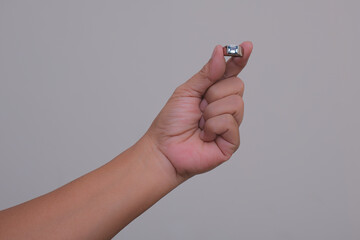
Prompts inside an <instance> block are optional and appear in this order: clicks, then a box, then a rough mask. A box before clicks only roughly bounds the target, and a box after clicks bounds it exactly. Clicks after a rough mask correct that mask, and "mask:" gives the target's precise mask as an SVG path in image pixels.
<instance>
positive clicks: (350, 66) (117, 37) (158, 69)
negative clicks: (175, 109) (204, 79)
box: [0, 0, 360, 240]
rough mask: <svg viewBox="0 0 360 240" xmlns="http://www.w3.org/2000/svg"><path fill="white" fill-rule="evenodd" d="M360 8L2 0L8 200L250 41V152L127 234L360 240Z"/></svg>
mask: <svg viewBox="0 0 360 240" xmlns="http://www.w3.org/2000/svg"><path fill="white" fill-rule="evenodd" d="M359 8H360V4H359V2H358V1H355V0H354V1H329V0H327V1H316V0H315V1H314V0H311V1H310V0H308V1H285V0H284V1H279V0H277V1H266V0H263V1H255V0H248V1H240V0H238V1H194V0H192V1H184V0H182V1H145V0H144V1H130V0H129V1H85V0H82V1H73V0H71V1H70V0H66V1H45V0H44V1H35V0H34V1H13V0H0V209H3V208H8V207H10V206H13V205H15V204H19V203H21V202H24V201H26V200H29V199H32V198H34V197H37V196H39V195H41V194H44V193H47V192H49V191H51V190H53V189H55V188H58V187H60V186H62V185H63V184H66V183H68V182H69V181H71V180H73V179H75V178H77V177H79V176H81V175H83V174H85V173H87V172H89V171H91V170H93V169H95V168H97V167H99V166H101V165H103V164H105V163H106V162H108V161H109V160H111V159H112V158H113V157H115V156H116V155H117V154H119V153H120V152H122V151H123V150H125V149H126V148H128V147H130V146H131V145H132V144H133V143H135V142H136V141H137V139H139V138H140V137H141V136H142V134H144V133H145V131H146V130H147V128H148V127H149V125H150V124H151V122H152V120H153V119H154V117H155V116H156V115H157V113H158V112H159V111H160V109H161V108H162V106H163V105H164V104H165V102H166V100H167V99H168V97H169V96H170V95H171V94H172V92H173V90H174V89H175V88H176V87H177V86H178V85H179V84H181V83H183V82H184V81H185V80H187V79H188V78H189V77H190V76H192V75H193V74H194V73H195V72H197V71H198V70H200V68H201V67H202V66H203V64H205V63H206V61H207V60H208V58H209V57H210V55H211V52H212V49H213V47H214V46H215V45H216V44H221V45H226V44H228V43H241V42H242V41H245V40H251V41H253V44H254V51H253V54H252V56H251V59H250V60H249V63H248V66H247V67H246V69H245V70H244V71H243V72H242V73H241V74H240V75H239V76H240V77H241V78H242V79H243V81H244V82H245V86H246V89H245V95H244V101H245V117H244V121H243V123H242V125H241V127H240V132H241V141H242V143H241V146H240V149H239V150H238V152H237V153H236V154H234V156H233V157H232V159H231V160H230V161H228V162H226V163H225V164H223V165H221V166H220V167H218V168H217V169H215V170H214V171H212V172H209V173H206V174H202V175H199V176H196V177H194V178H192V179H191V180H189V181H188V182H186V183H184V184H183V185H181V186H180V187H178V188H177V189H175V190H174V191H172V192H171V193H170V194H169V195H167V196H166V197H165V198H163V199H162V200H160V201H159V202H158V203H157V204H156V205H154V206H153V207H152V208H151V209H149V210H148V211H147V212H145V213H144V214H143V215H141V216H140V217H139V218H137V219H136V220H135V221H133V222H132V223H131V224H130V225H129V226H128V227H127V228H125V229H124V230H123V231H122V232H120V233H119V234H118V235H117V236H116V237H115V239H150V240H152V239H154V240H158V239H174V240H182V239H194V240H195V239H207V240H215V239H246V240H263V239H267V240H279V239H286V240H294V239H299V240H303V239H311V240H312V239H314V240H319V239H326V240H338V239H347V240H357V239H360V187H359V186H360V162H359V161H360V144H359V136H360V127H359V122H360V108H359V103H360V96H359V90H360V83H359V80H360V74H359V55H360V47H359V42H360V27H359V22H360V15H359Z"/></svg>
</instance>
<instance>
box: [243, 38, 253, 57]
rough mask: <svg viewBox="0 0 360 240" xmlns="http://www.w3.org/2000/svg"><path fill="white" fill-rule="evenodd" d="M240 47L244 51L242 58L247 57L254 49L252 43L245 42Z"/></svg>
mask: <svg viewBox="0 0 360 240" xmlns="http://www.w3.org/2000/svg"><path fill="white" fill-rule="evenodd" d="M240 46H241V47H242V48H243V49H244V56H245V57H249V56H250V54H251V52H252V50H253V48H254V45H253V43H252V42H251V41H245V42H243V43H241V44H240Z"/></svg>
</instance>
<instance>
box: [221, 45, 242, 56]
mask: <svg viewBox="0 0 360 240" xmlns="http://www.w3.org/2000/svg"><path fill="white" fill-rule="evenodd" d="M223 51H224V56H231V57H242V56H243V52H244V50H243V48H242V47H241V46H240V45H226V46H225V47H223Z"/></svg>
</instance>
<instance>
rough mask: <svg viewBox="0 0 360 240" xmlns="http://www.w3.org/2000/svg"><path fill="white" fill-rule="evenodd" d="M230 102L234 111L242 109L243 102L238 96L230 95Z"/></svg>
mask: <svg viewBox="0 0 360 240" xmlns="http://www.w3.org/2000/svg"><path fill="white" fill-rule="evenodd" d="M230 102H231V104H232V106H233V108H235V109H241V108H243V107H244V101H243V99H242V97H241V96H240V95H231V96H230Z"/></svg>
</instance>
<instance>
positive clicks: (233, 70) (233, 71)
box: [223, 41, 253, 79]
mask: <svg viewBox="0 0 360 240" xmlns="http://www.w3.org/2000/svg"><path fill="white" fill-rule="evenodd" d="M240 46H241V47H242V48H243V50H244V53H243V56H242V57H231V58H230V59H229V60H228V61H227V62H226V69H225V73H224V76H223V78H224V79H225V78H230V77H235V76H237V75H238V74H239V73H240V72H241V70H243V68H244V67H245V66H246V63H247V61H248V60H249V57H250V54H251V52H252V49H253V44H252V42H249V41H247V42H243V43H242V44H240Z"/></svg>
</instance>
